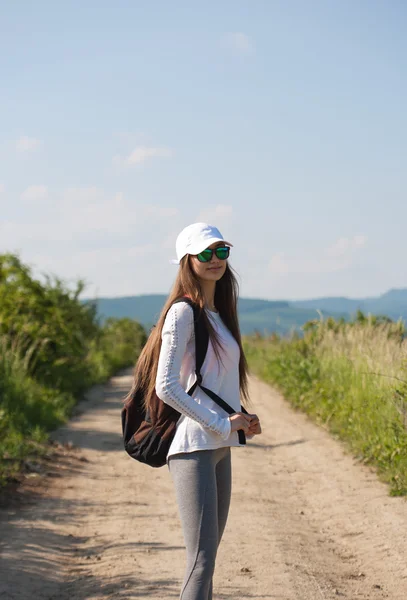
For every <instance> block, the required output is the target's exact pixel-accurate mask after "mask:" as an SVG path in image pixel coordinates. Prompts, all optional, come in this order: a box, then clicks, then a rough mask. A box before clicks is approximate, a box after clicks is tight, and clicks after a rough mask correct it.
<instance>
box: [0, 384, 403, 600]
mask: <svg viewBox="0 0 407 600" xmlns="http://www.w3.org/2000/svg"><path fill="white" fill-rule="evenodd" d="M129 385H130V375H129V373H126V374H124V375H122V376H119V377H116V378H113V379H112V380H111V382H110V383H109V384H108V385H106V386H100V387H96V388H94V389H93V390H92V391H91V393H90V394H89V399H88V401H87V402H86V403H82V404H81V405H80V406H79V408H78V413H77V415H76V416H75V417H74V419H72V421H71V422H70V423H69V424H68V425H67V426H66V427H64V428H62V429H60V430H59V431H57V432H56V433H55V439H56V440H57V441H58V444H57V445H55V449H54V452H53V453H52V454H50V456H49V457H48V460H45V461H43V462H42V464H40V465H38V467H36V465H33V466H32V467H33V473H31V475H30V477H28V478H27V479H26V480H25V482H24V483H23V484H22V485H21V486H20V487H19V488H18V490H17V491H14V493H13V496H12V499H11V500H10V498H8V499H6V500H4V499H3V503H2V505H1V507H0V531H1V537H0V552H1V554H0V556H1V562H0V598H2V600H10V599H13V600H25V599H30V600H31V599H33V600H51V599H52V600H57V599H58V600H68V599H69V600H82V599H92V600H103V599H106V598H111V599H113V598H115V599H118V598H120V599H127V600H130V599H135V598H148V599H151V600H153V599H158V598H160V599H161V598H166V599H168V598H177V597H178V594H179V588H180V581H181V579H182V573H183V568H184V549H183V541H182V534H181V529H180V525H179V521H178V515H177V508H176V505H175V501H174V492H173V488H172V483H171V479H170V476H169V473H168V470H167V468H166V467H163V468H161V469H158V470H154V469H150V468H149V467H145V466H143V465H140V464H138V463H136V462H135V461H133V460H132V459H130V458H129V457H127V456H126V455H125V453H124V451H123V449H122V441H121V436H120V419H119V412H120V406H121V403H120V398H121V396H122V395H123V394H124V392H125V391H127V389H128V388H129ZM251 393H252V398H253V403H254V409H255V410H256V411H257V412H258V414H259V416H260V417H261V420H262V424H263V430H264V433H263V434H262V435H261V436H258V437H257V438H255V439H254V440H253V441H251V442H249V444H248V446H247V447H246V448H235V449H234V450H233V486H234V489H233V497H232V506H231V513H230V517H229V521H228V525H227V528H226V531H225V535H224V539H223V541H222V544H221V547H220V550H219V555H218V562H217V571H216V576H215V593H214V597H215V598H216V599H217V600H221V599H226V598H234V599H239V600H243V599H246V598H255V599H263V598H269V599H275V600H277V599H278V600H294V599H295V600H320V599H321V598H323V599H330V598H347V599H351V600H357V599H369V600H375V599H381V598H389V599H391V600H405V599H406V598H407V541H406V539H407V538H406V532H407V502H406V501H405V500H404V499H402V498H391V497H390V496H389V495H388V490H387V488H386V486H384V485H383V484H381V483H380V482H378V481H377V478H376V476H375V474H374V473H373V472H372V471H371V470H370V469H368V468H367V467H364V466H362V465H360V464H358V463H357V462H356V461H355V459H353V458H352V457H350V456H349V455H347V454H346V453H345V452H344V450H343V448H342V446H341V444H340V443H338V442H337V441H335V440H333V439H332V438H331V437H330V436H329V435H328V434H327V433H326V432H325V431H323V430H321V429H319V428H317V427H316V426H314V425H313V424H312V423H311V422H310V421H309V420H308V419H307V418H306V417H305V416H304V415H301V414H298V413H295V412H294V411H293V410H292V409H291V408H290V407H289V406H288V404H287V403H286V402H284V400H283V399H282V398H281V396H280V395H279V394H278V393H276V392H275V391H274V390H272V389H271V388H269V387H268V386H267V385H265V384H263V383H261V382H259V381H257V380H255V379H252V381H251ZM72 445H73V446H72ZM36 471H39V472H38V473H37V472H36Z"/></svg>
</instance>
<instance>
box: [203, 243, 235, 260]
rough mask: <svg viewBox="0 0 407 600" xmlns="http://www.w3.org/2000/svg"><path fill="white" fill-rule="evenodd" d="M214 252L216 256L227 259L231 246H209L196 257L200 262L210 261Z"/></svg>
mask: <svg viewBox="0 0 407 600" xmlns="http://www.w3.org/2000/svg"><path fill="white" fill-rule="evenodd" d="M214 253H215V256H216V258H219V260H226V259H227V258H229V254H230V248H229V246H220V247H219V248H214V249H213V250H211V249H210V248H207V249H206V250H203V251H202V252H200V253H199V254H197V255H196V257H197V259H198V260H199V262H209V261H210V260H211V259H212V256H213V254H214Z"/></svg>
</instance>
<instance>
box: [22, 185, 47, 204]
mask: <svg viewBox="0 0 407 600" xmlns="http://www.w3.org/2000/svg"><path fill="white" fill-rule="evenodd" d="M47 197H48V188H47V186H46V185H29V186H28V188H26V189H25V190H24V192H23V193H22V194H21V200H24V201H25V202H36V201H37V200H45V199H46V198H47Z"/></svg>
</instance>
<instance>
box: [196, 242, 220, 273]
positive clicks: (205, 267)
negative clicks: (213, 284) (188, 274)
mask: <svg viewBox="0 0 407 600" xmlns="http://www.w3.org/2000/svg"><path fill="white" fill-rule="evenodd" d="M218 247H221V248H224V247H225V244H223V243H222V242H217V243H215V244H212V245H211V246H208V248H210V249H211V250H214V249H215V248H218ZM190 260H191V265H192V268H193V270H194V272H195V274H196V275H197V276H198V277H199V278H200V279H203V280H204V281H219V279H221V278H222V277H223V275H224V274H225V271H226V266H227V262H228V261H227V260H221V259H219V258H218V257H217V256H216V254H215V253H213V254H212V258H211V260H210V261H208V262H200V261H199V260H198V258H197V257H196V256H191V257H190Z"/></svg>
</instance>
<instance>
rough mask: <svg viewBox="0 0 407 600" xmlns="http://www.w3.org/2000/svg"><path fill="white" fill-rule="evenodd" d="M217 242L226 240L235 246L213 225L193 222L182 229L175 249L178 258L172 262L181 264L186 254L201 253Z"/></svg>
mask: <svg viewBox="0 0 407 600" xmlns="http://www.w3.org/2000/svg"><path fill="white" fill-rule="evenodd" d="M216 242H224V244H226V245H227V246H233V244H231V243H230V242H227V241H226V240H225V239H223V235H222V234H221V232H220V231H219V229H217V228H216V227H213V225H208V223H193V224H192V225H188V227H185V229H183V230H182V231H181V233H180V234H179V235H178V237H177V241H176V242H175V250H176V253H177V258H176V260H175V259H174V260H171V261H170V262H171V263H172V264H174V265H179V263H180V261H181V259H182V258H184V256H185V255H186V254H194V255H195V254H199V253H200V252H202V250H205V249H206V248H208V246H210V245H211V244H215V243H216Z"/></svg>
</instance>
